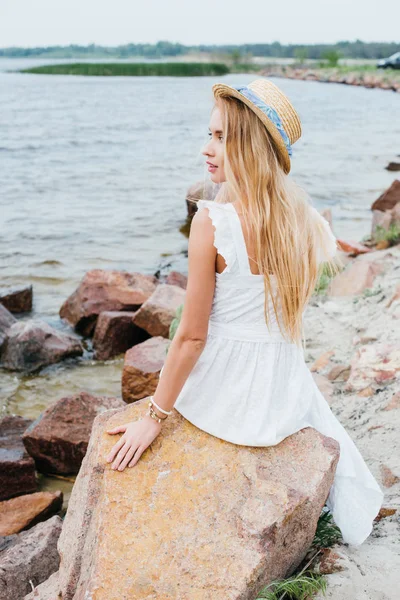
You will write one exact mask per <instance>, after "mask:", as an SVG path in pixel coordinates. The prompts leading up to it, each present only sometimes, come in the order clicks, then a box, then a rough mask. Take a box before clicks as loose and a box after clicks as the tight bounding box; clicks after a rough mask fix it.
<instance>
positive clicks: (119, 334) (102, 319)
mask: <svg viewBox="0 0 400 600" xmlns="http://www.w3.org/2000/svg"><path fill="white" fill-rule="evenodd" d="M135 314H136V313H135V312H134V311H133V312H132V311H112V310H106V311H104V312H102V313H100V314H99V317H98V319H97V322H96V329H95V331H94V336H93V348H94V349H95V354H94V357H95V359H97V360H108V359H109V358H113V357H114V356H118V354H121V353H123V352H125V351H126V350H128V349H129V348H132V346H135V344H139V343H140V342H143V341H144V340H147V339H148V338H149V335H150V334H148V333H147V331H145V330H144V329H141V328H140V327H137V325H135V324H134V323H133V317H134V316H135Z"/></svg>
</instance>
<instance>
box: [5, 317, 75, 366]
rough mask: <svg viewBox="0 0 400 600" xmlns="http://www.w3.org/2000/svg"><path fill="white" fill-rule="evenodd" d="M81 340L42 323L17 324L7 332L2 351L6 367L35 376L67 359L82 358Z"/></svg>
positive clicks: (37, 321) (34, 321)
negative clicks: (39, 371)
mask: <svg viewBox="0 0 400 600" xmlns="http://www.w3.org/2000/svg"><path fill="white" fill-rule="evenodd" d="M82 354H83V347H82V344H81V342H80V341H79V339H78V338H76V337H75V336H73V335H70V334H68V333H64V332H63V331H60V330H58V329H55V328H54V327H51V326H50V325H49V324H48V323H45V322H44V321H40V320H39V319H31V320H30V321H17V322H16V323H14V325H11V327H10V328H9V329H8V331H7V337H6V339H5V341H4V344H3V347H2V354H1V360H2V366H3V367H4V368H5V369H8V370H10V371H24V372H26V373H34V372H36V371H38V370H40V369H41V368H43V367H47V366H48V365H52V364H54V363H58V362H60V361H62V360H64V359H65V358H71V357H75V356H81V355H82Z"/></svg>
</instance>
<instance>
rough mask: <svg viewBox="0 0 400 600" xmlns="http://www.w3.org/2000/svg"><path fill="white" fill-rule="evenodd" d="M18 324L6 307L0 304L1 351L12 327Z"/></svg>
mask: <svg viewBox="0 0 400 600" xmlns="http://www.w3.org/2000/svg"><path fill="white" fill-rule="evenodd" d="M16 322H17V319H16V318H15V317H14V316H13V315H12V313H10V311H8V310H7V309H6V308H5V306H3V305H2V304H0V349H1V347H2V346H3V344H4V341H5V339H6V337H7V333H8V330H9V329H10V327H11V325H14V323H16Z"/></svg>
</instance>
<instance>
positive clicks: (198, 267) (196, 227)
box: [107, 208, 217, 471]
mask: <svg viewBox="0 0 400 600" xmlns="http://www.w3.org/2000/svg"><path fill="white" fill-rule="evenodd" d="M216 255H217V249H216V247H215V246H214V227H213V225H212V221H211V219H210V218H209V216H208V209H207V208H204V210H200V211H199V212H198V213H196V214H195V215H194V217H193V219H192V223H191V227H190V235H189V244H188V281H187V287H186V294H185V301H184V305H183V311H182V317H181V321H180V323H179V325H178V328H177V330H176V332H175V335H174V338H173V340H172V341H171V344H170V347H169V350H168V354H167V358H166V360H165V363H164V367H163V371H162V375H161V377H160V379H159V382H158V386H157V389H156V391H155V393H154V400H155V402H156V403H157V404H158V405H159V406H160V407H161V408H163V409H164V410H167V411H169V410H171V409H172V407H173V406H174V404H175V401H176V399H177V397H178V395H179V392H180V391H181V389H182V387H183V385H184V383H185V381H186V379H187V378H188V376H189V374H190V372H191V370H192V369H193V367H194V365H195V364H196V362H197V360H198V358H199V356H200V354H201V353H202V351H203V348H204V345H205V342H206V338H207V332H208V319H209V316H210V312H211V306H212V301H213V297H214V289H215V259H216ZM153 408H154V412H156V413H157V414H158V415H159V416H160V417H163V416H164V415H163V414H161V413H160V411H157V408H156V407H153ZM161 428H162V423H158V422H157V421H155V420H154V419H153V418H152V417H150V415H145V416H143V418H142V419H140V420H139V421H134V422H132V423H127V424H125V425H120V426H118V427H114V428H113V429H108V430H107V433H109V434H116V433H123V435H122V436H121V437H120V439H119V440H118V441H117V442H116V443H115V444H114V446H113V447H112V449H111V451H110V452H109V454H108V456H107V462H109V463H110V462H112V463H113V464H112V465H111V468H112V469H114V470H115V469H118V471H123V470H124V469H125V467H126V466H129V467H133V466H134V465H135V464H136V463H137V461H138V460H139V458H140V457H141V455H142V454H143V452H144V451H145V450H146V448H147V447H148V446H149V445H150V444H151V443H152V442H153V440H154V439H155V438H156V437H157V435H158V434H159V433H160V431H161Z"/></svg>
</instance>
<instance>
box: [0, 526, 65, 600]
mask: <svg viewBox="0 0 400 600" xmlns="http://www.w3.org/2000/svg"><path fill="white" fill-rule="evenodd" d="M61 527H62V520H61V518H60V517H59V516H58V515H55V516H54V517H51V519H47V521H45V522H44V523H38V524H37V525H35V526H34V527H32V529H29V530H28V531H22V532H21V533H19V534H17V535H15V536H13V538H14V539H13V540H12V543H11V544H10V545H8V547H7V548H6V549H5V550H4V551H3V552H1V553H0V598H1V600H21V599H22V598H24V597H25V596H26V594H28V593H30V592H31V591H32V587H35V586H37V585H39V584H40V583H42V582H43V581H46V580H47V579H48V578H49V577H50V575H52V574H53V573H55V572H56V571H57V569H58V566H59V563H60V557H59V554H58V551H57V542H58V538H59V535H60V532H61ZM51 600H56V596H55V595H53V597H52V599H51Z"/></svg>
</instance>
